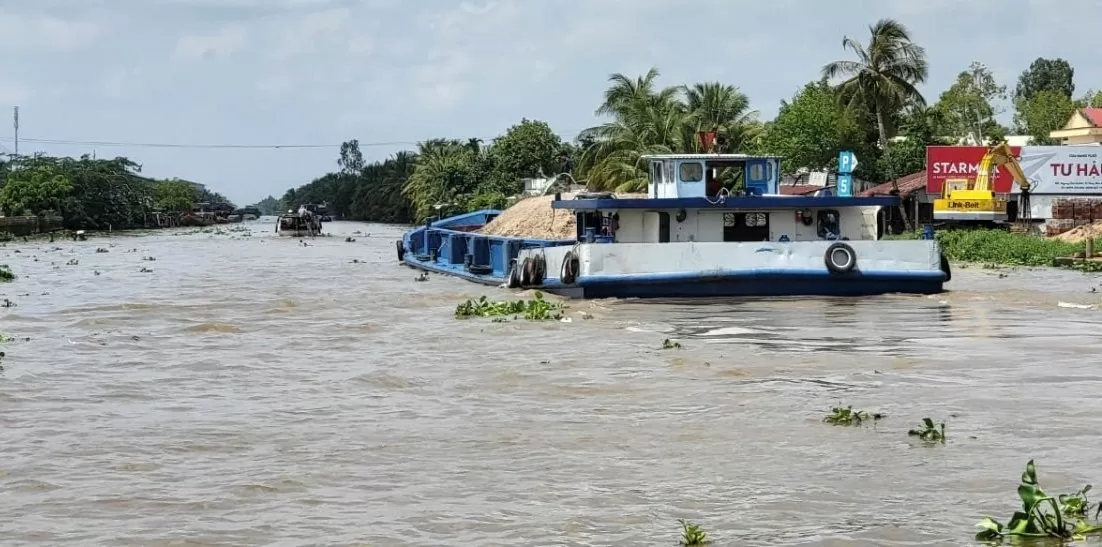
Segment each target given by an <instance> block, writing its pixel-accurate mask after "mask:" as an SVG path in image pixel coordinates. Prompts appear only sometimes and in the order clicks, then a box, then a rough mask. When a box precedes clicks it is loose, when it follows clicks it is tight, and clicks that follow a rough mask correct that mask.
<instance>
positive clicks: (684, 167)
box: [678, 161, 704, 182]
mask: <svg viewBox="0 0 1102 547" xmlns="http://www.w3.org/2000/svg"><path fill="white" fill-rule="evenodd" d="M678 171H679V173H678V175H680V178H681V182H700V181H702V180H704V164H703V163H698V162H695V161H687V162H683V163H682V164H681V166H680V167H679V168H678Z"/></svg>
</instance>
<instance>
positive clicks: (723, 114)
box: [578, 68, 761, 192]
mask: <svg viewBox="0 0 1102 547" xmlns="http://www.w3.org/2000/svg"><path fill="white" fill-rule="evenodd" d="M657 78H658V70H657V69H653V68H652V69H650V70H649V71H648V72H647V73H646V74H645V75H643V76H640V77H638V78H635V79H632V78H629V77H627V76H624V75H623V74H613V75H612V76H610V77H609V82H611V85H610V86H609V88H608V90H607V91H605V100H604V102H603V103H602V104H601V106H600V108H598V109H597V114H598V115H604V116H610V117H611V118H612V121H610V122H608V123H605V124H602V125H600V126H597V127H594V128H591V129H587V130H586V131H584V132H582V134H581V135H580V136H579V137H578V140H579V141H585V140H592V141H593V143H592V144H591V145H590V146H588V147H586V149H585V150H584V151H583V152H582V155H581V159H580V161H579V166H578V167H579V171H580V172H581V173H583V174H584V177H585V178H586V179H587V180H588V182H589V186H590V187H591V188H593V189H607V190H616V191H618V192H639V191H644V190H645V189H646V187H647V171H646V168H645V165H643V161H642V156H644V155H648V154H670V153H689V152H697V151H700V144H699V142H698V140H697V138H696V134H697V132H698V131H715V132H716V133H717V134H718V135H720V136H722V137H723V138H724V140H725V141H726V142H727V143H728V144H729V146H728V150H729V151H733V150H738V149H742V148H743V147H744V146H746V145H747V144H748V143H749V142H750V140H751V139H752V138H753V136H754V133H755V131H756V129H757V128H760V126H761V124H760V123H759V122H758V121H757V112H756V111H751V110H750V107H749V106H750V101H749V99H747V97H746V95H744V94H743V93H741V92H740V91H739V90H738V88H737V87H734V86H730V85H724V84H720V83H718V82H714V83H702V84H696V85H693V86H677V87H665V88H660V87H658V86H657V84H656V80H657Z"/></svg>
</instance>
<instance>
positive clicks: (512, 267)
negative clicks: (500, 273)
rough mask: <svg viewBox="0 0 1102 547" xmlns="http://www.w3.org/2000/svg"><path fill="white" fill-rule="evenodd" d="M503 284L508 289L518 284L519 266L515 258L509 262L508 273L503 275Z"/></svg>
mask: <svg viewBox="0 0 1102 547" xmlns="http://www.w3.org/2000/svg"><path fill="white" fill-rule="evenodd" d="M505 286H506V287H508V288H510V289H515V288H517V287H519V286H520V266H518V265H517V259H515V258H514V259H513V260H512V261H511V262H510V263H509V275H507V276H505Z"/></svg>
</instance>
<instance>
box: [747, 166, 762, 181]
mask: <svg viewBox="0 0 1102 547" xmlns="http://www.w3.org/2000/svg"><path fill="white" fill-rule="evenodd" d="M750 180H765V166H764V165H762V164H760V163H754V164H751V165H750Z"/></svg>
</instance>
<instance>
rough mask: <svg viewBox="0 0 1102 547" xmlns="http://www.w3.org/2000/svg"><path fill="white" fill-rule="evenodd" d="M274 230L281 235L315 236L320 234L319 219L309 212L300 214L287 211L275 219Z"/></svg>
mask: <svg viewBox="0 0 1102 547" xmlns="http://www.w3.org/2000/svg"><path fill="white" fill-rule="evenodd" d="M275 231H276V233H277V234H279V235H280V236H283V237H316V236H319V235H322V234H321V220H320V219H319V218H318V216H317V215H314V214H312V213H310V212H307V213H306V214H305V215H300V214H298V213H295V212H293V211H287V212H286V213H284V214H282V215H279V218H277V219H276V229H275Z"/></svg>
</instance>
